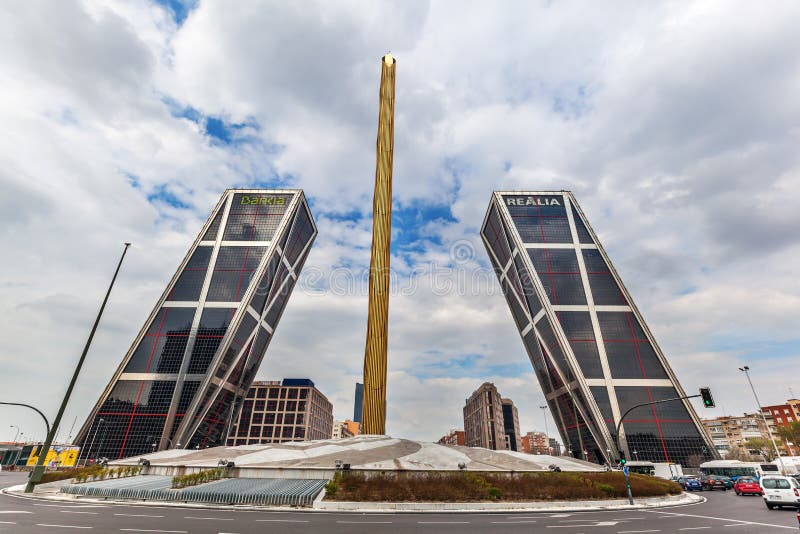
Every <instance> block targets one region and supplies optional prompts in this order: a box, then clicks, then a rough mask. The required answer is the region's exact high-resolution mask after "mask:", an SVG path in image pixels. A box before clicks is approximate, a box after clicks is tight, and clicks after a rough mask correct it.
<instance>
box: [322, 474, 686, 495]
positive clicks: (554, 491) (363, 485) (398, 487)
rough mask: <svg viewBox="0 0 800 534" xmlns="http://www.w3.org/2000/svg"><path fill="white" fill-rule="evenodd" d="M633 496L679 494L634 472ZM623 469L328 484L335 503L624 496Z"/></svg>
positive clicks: (353, 478) (352, 477)
mask: <svg viewBox="0 0 800 534" xmlns="http://www.w3.org/2000/svg"><path fill="white" fill-rule="evenodd" d="M630 479H631V490H632V491H633V495H634V497H660V496H664V495H678V494H680V493H681V491H682V490H681V487H680V486H678V485H677V484H675V483H674V482H671V481H669V480H663V479H660V478H655V477H650V476H646V475H636V474H631V477H630ZM626 496H627V491H626V488H625V479H624V477H623V476H622V473H618V472H610V473H609V472H602V473H563V472H562V473H551V472H547V473H513V474H498V473H476V472H461V473H451V472H425V473H403V472H399V473H396V472H386V473H378V474H374V473H370V474H369V475H367V474H365V473H360V472H358V471H349V472H346V473H342V472H340V473H337V474H336V476H335V477H334V478H333V480H331V481H330V482H329V483H328V485H327V486H326V497H325V498H326V499H329V500H333V501H362V502H363V501H388V502H477V501H508V502H524V501H551V500H558V501H561V500H565V501H569V500H593V499H617V498H618V499H621V498H624V497H626Z"/></svg>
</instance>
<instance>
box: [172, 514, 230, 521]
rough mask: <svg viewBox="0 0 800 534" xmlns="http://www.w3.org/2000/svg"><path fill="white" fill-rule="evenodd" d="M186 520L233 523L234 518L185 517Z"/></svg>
mask: <svg viewBox="0 0 800 534" xmlns="http://www.w3.org/2000/svg"><path fill="white" fill-rule="evenodd" d="M184 519H200V520H202V521H233V518H232V517H194V516H191V515H187V516H184Z"/></svg>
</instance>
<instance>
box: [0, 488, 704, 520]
mask: <svg viewBox="0 0 800 534" xmlns="http://www.w3.org/2000/svg"><path fill="white" fill-rule="evenodd" d="M24 488H25V486H24V485H22V486H10V487H7V488H3V489H2V490H0V492H2V493H3V494H5V495H9V496H11V497H17V498H20V499H32V500H47V501H56V502H62V503H70V502H72V503H75V502H82V503H98V504H100V503H102V504H116V505H124V506H142V507H156V508H158V507H161V508H191V509H205V510H230V511H250V512H252V511H255V512H311V513H325V512H329V513H330V512H334V513H364V512H372V513H441V512H447V513H477V512H480V513H508V512H527V513H548V512H597V511H603V510H620V511H625V510H642V509H652V508H667V507H671V506H681V505H688V504H699V503H702V502H705V501H706V498H705V497H702V496H700V495H695V494H693V493H682V494H680V495H676V496H670V497H666V498H665V497H644V498H640V499H635V502H636V504H634V505H633V506H631V505H630V504H628V501H627V499H609V500H603V501H578V502H574V501H536V502H522V503H496V502H484V503H414V502H398V503H391V502H348V501H342V502H336V501H323V500H322V499H323V496H322V493H324V491H323V492H321V496H318V497H317V498H316V499H315V500H314V504H313V507H292V506H237V505H222V504H220V505H211V504H200V503H184V502H165V501H158V502H155V501H131V500H121V499H96V498H91V497H74V496H67V495H66V494H61V493H53V494H49V495H42V494H39V495H35V494H33V495H32V494H23V493H21V490H22V489H24ZM578 503H581V504H578Z"/></svg>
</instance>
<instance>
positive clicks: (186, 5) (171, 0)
mask: <svg viewBox="0 0 800 534" xmlns="http://www.w3.org/2000/svg"><path fill="white" fill-rule="evenodd" d="M155 3H156V4H158V5H160V6H162V7H164V8H165V9H166V10H167V11H169V12H170V13H172V18H173V19H175V23H176V24H177V25H178V26H180V25H181V24H183V23H184V21H186V18H187V17H188V16H189V13H190V12H191V11H192V10H193V9H194V8H195V7H197V0H155Z"/></svg>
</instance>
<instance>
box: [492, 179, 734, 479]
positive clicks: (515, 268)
mask: <svg viewBox="0 0 800 534" xmlns="http://www.w3.org/2000/svg"><path fill="white" fill-rule="evenodd" d="M481 237H482V239H483V242H484V245H485V246H486V250H487V252H488V254H489V258H490V261H491V263H492V265H493V267H494V269H495V272H496V274H497V277H498V279H499V281H500V286H501V287H502V290H503V293H504V295H505V297H506V300H507V302H508V305H509V308H510V311H511V316H512V318H513V320H514V321H515V323H516V326H517V328H518V329H519V333H520V336H521V338H522V342H523V345H524V346H525V349H526V350H527V352H528V356H529V358H530V360H531V363H532V365H533V369H534V372H535V374H536V377H537V379H538V381H539V384H540V386H541V388H542V391H543V393H544V395H545V398H546V399H547V404H548V406H549V407H550V413H551V414H552V416H553V419H554V420H555V422H556V425H557V426H558V430H559V434H560V435H561V440H562V442H563V443H564V445H565V447H567V450H568V452H569V453H570V454H572V455H573V456H575V457H577V458H583V459H588V460H591V461H593V462H597V463H606V462H612V463H613V462H615V461H616V460H617V459H618V458H619V453H618V452H617V440H616V436H615V428H616V423H617V422H618V421H619V420H620V418H621V416H622V414H624V413H625V412H626V411H627V409H628V408H631V407H633V406H635V405H637V404H639V403H646V402H650V401H654V400H663V399H668V398H672V397H680V396H685V395H686V393H685V392H684V390H683V388H682V387H681V386H680V384H679V383H678V379H677V377H676V376H675V373H674V372H673V371H672V369H671V368H670V366H669V364H668V363H667V360H666V358H665V356H664V354H663V353H662V351H661V349H660V348H659V347H658V344H657V343H656V341H655V339H654V338H653V335H652V333H651V332H650V330H649V329H648V327H647V325H646V324H645V322H644V319H643V318H642V315H641V313H640V312H639V310H638V309H637V308H636V305H635V304H634V302H633V299H632V298H631V296H630V294H629V293H628V291H627V289H626V288H625V286H624V285H623V284H622V281H621V280H620V277H619V275H618V274H617V272H616V270H615V269H614V267H613V265H612V264H611V261H610V260H609V257H608V254H606V251H605V250H604V249H603V247H602V245H601V244H600V242H599V240H598V239H597V236H596V235H595V233H594V231H593V230H592V228H591V226H590V225H589V223H588V221H587V219H586V217H585V215H584V214H583V211H582V210H581V208H580V207H579V206H578V203H577V202H576V201H575V197H574V196H573V195H572V193H570V192H566V191H546V192H519V191H516V192H495V193H494V194H493V195H492V197H491V200H490V203H489V208H488V210H487V212H486V216H485V218H484V221H483V225H482V227H481ZM621 246H624V243H623V244H621ZM619 445H620V448H621V451H622V453H623V454H624V455H625V456H626V457H627V458H631V455H630V454H631V451H633V450H637V451H638V452H639V453H640V455H641V457H647V458H649V459H651V460H652V461H659V462H665V461H671V462H678V463H682V464H684V465H687V466H689V465H692V464H698V463H700V462H701V461H703V460H710V459H712V458H717V457H719V455H718V453H717V452H716V450H715V449H714V447H713V446H712V443H711V439H710V437H709V436H708V435H707V433H706V431H705V429H704V428H703V425H702V423H701V421H700V418H699V417H698V416H697V414H696V413H695V411H694V408H693V407H692V405H691V403H690V402H689V401H688V400H683V401H676V402H667V403H662V404H656V405H652V406H648V407H645V408H637V409H636V410H634V411H633V412H631V414H630V415H629V416H628V418H627V419H626V421H625V422H624V423H623V425H622V428H621V432H620V436H619Z"/></svg>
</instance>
